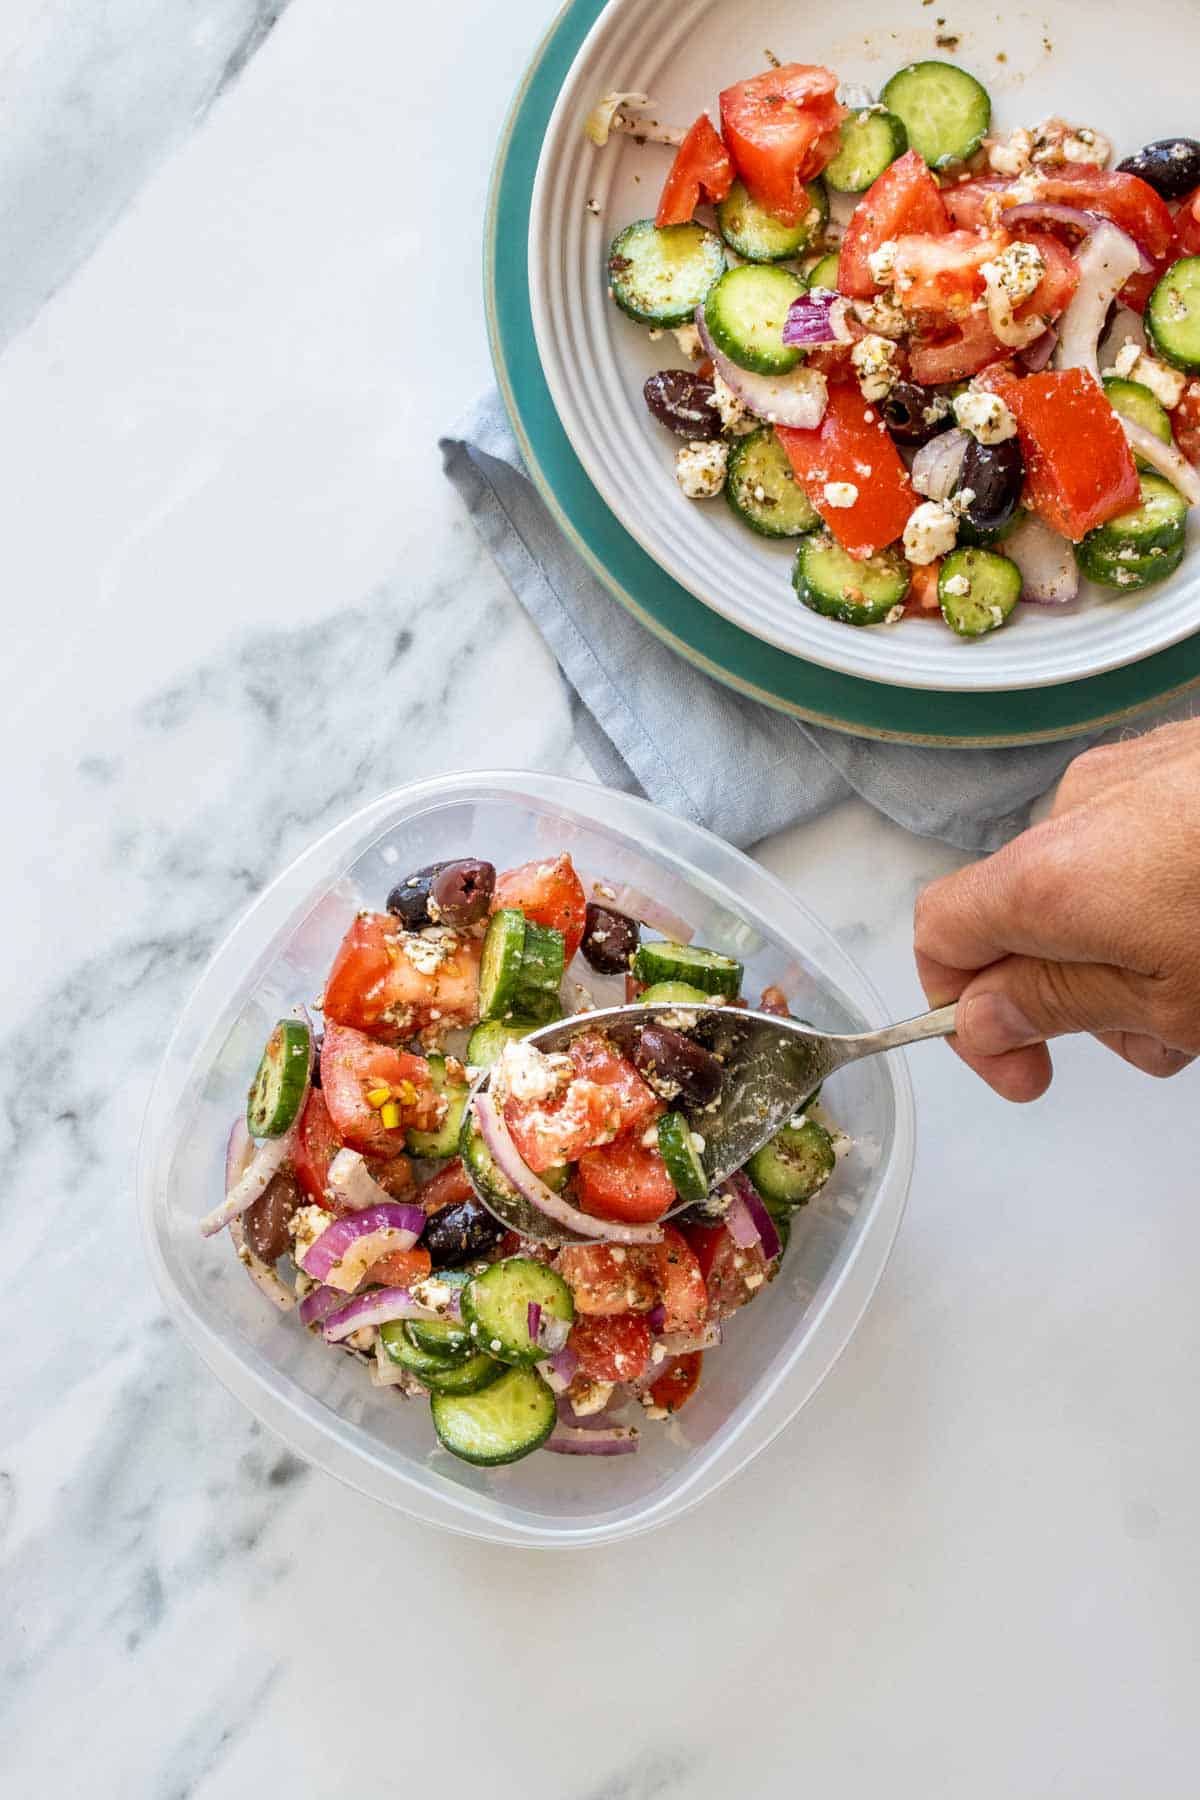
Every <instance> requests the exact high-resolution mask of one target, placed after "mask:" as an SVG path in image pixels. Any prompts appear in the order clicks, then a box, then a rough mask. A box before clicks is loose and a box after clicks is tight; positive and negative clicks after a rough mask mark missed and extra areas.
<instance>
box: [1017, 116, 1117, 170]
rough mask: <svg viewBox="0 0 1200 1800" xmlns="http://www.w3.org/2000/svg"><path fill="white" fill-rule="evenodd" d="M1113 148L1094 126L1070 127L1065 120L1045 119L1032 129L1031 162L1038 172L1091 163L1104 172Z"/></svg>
mask: <svg viewBox="0 0 1200 1800" xmlns="http://www.w3.org/2000/svg"><path fill="white" fill-rule="evenodd" d="M1111 155H1112V145H1111V144H1110V143H1109V141H1108V139H1107V138H1106V137H1105V136H1104V133H1103V132H1102V131H1097V130H1096V128H1095V126H1094V125H1069V124H1068V123H1067V121H1066V119H1059V118H1051V119H1043V120H1042V122H1041V124H1040V125H1035V126H1034V128H1033V155H1032V160H1033V162H1035V163H1036V164H1037V165H1038V167H1039V168H1054V167H1057V166H1058V165H1059V164H1061V163H1088V164H1090V165H1092V166H1093V167H1095V168H1100V169H1102V168H1104V167H1105V165H1106V164H1107V162H1108V159H1109V157H1110V156H1111Z"/></svg>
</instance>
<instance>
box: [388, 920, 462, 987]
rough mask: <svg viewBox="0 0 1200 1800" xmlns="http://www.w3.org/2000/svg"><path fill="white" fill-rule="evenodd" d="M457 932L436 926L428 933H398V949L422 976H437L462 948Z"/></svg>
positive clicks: (442, 926)
mask: <svg viewBox="0 0 1200 1800" xmlns="http://www.w3.org/2000/svg"><path fill="white" fill-rule="evenodd" d="M460 942H461V940H460V938H459V936H458V933H457V932H456V931H451V930H450V929H449V928H448V927H447V926H444V925H436V926H434V927H433V928H432V929H431V930H428V931H398V932H397V933H396V948H397V949H398V950H399V951H400V952H401V954H402V955H404V956H405V957H407V959H408V961H409V962H410V963H411V964H412V966H413V968H414V969H416V970H417V972H418V974H421V975H436V974H437V972H438V970H439V969H440V968H441V966H442V964H443V963H445V962H449V960H450V958H451V957H452V956H453V955H455V953H456V952H457V950H458V949H459V947H460Z"/></svg>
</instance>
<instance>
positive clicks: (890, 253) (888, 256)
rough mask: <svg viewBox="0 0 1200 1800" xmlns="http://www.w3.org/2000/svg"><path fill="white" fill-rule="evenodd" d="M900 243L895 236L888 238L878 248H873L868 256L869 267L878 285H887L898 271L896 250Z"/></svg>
mask: <svg viewBox="0 0 1200 1800" xmlns="http://www.w3.org/2000/svg"><path fill="white" fill-rule="evenodd" d="M897 249H898V245H897V243H896V240H895V238H887V239H885V241H884V242H883V243H882V244H880V246H879V248H878V250H872V251H871V252H870V253H869V254H868V256H867V267H868V269H870V271H871V280H872V281H873V282H874V283H875V285H876V287H887V286H888V285H889V284H890V283H891V281H892V278H893V276H894V275H895V273H896V251H897Z"/></svg>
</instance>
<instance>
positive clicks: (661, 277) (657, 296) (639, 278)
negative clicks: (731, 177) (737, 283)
mask: <svg viewBox="0 0 1200 1800" xmlns="http://www.w3.org/2000/svg"><path fill="white" fill-rule="evenodd" d="M724 267H725V251H724V249H723V247H722V244H721V240H720V238H719V237H718V236H717V234H716V232H715V231H706V230H705V229H704V227H703V225H664V226H658V225H656V224H655V223H654V220H653V219H637V220H635V222H634V223H633V224H632V225H627V226H626V227H625V229H624V231H621V232H618V233H617V235H616V237H615V238H614V239H613V241H612V247H611V249H610V250H609V253H608V279H609V285H610V287H611V289H612V297H613V299H614V300H615V301H616V303H617V305H618V306H619V307H620V308H621V311H622V312H624V313H628V314H629V317H630V318H631V319H637V320H638V322H639V323H640V324H642V325H668V326H669V325H686V324H687V322H688V320H689V319H690V318H691V316H692V314H693V313H694V312H695V310H696V308H697V307H698V306H699V304H700V302H701V301H702V300H703V298H704V296H705V295H706V294H707V292H708V290H709V288H710V287H711V286H712V284H713V282H714V281H715V280H716V279H717V277H718V275H720V273H721V272H722V270H723V269H724Z"/></svg>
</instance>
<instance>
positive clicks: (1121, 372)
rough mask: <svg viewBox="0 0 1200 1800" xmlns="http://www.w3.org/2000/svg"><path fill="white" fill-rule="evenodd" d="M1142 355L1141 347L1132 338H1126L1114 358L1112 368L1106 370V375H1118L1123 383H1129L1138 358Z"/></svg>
mask: <svg viewBox="0 0 1200 1800" xmlns="http://www.w3.org/2000/svg"><path fill="white" fill-rule="evenodd" d="M1141 354H1142V349H1141V345H1140V344H1137V343H1135V342H1134V340H1133V339H1132V338H1126V339H1125V342H1124V343H1123V344H1122V345H1121V348H1120V349H1119V350H1118V351H1117V354H1116V355H1115V356H1114V357H1113V362H1112V368H1111V369H1105V371H1104V373H1105V374H1106V375H1116V376H1118V377H1119V378H1120V379H1121V380H1122V381H1128V380H1129V377H1130V376H1131V375H1132V374H1133V371H1134V368H1135V366H1136V364H1137V359H1138V357H1139V356H1140V355H1141Z"/></svg>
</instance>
